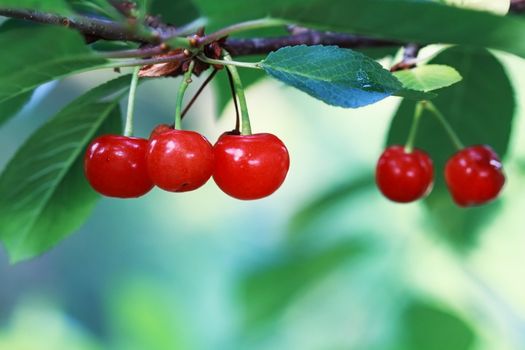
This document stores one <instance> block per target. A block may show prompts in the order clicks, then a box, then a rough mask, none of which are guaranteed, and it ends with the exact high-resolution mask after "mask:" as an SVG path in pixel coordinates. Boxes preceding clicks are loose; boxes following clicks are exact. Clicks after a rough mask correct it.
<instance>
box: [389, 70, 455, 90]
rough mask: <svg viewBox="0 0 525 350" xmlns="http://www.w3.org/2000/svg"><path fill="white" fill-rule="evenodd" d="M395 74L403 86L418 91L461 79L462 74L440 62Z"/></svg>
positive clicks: (448, 84) (435, 87) (451, 83)
mask: <svg viewBox="0 0 525 350" xmlns="http://www.w3.org/2000/svg"><path fill="white" fill-rule="evenodd" d="M394 76H395V77H396V78H397V79H398V80H399V81H400V82H401V84H403V87H405V88H407V89H411V90H416V91H424V92H428V91H432V90H437V89H441V88H444V87H447V86H450V85H453V84H455V83H457V82H459V81H461V79H462V78H461V75H460V74H459V73H458V71H457V70H455V69H454V68H452V67H449V66H445V65H439V64H426V65H423V66H418V67H415V68H412V69H406V70H401V71H398V72H395V73H394Z"/></svg>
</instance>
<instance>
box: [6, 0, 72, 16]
mask: <svg viewBox="0 0 525 350" xmlns="http://www.w3.org/2000/svg"><path fill="white" fill-rule="evenodd" d="M0 7H10V8H16V9H30V10H35V11H43V12H54V13H58V14H61V15H68V14H70V13H71V9H70V8H69V6H68V4H67V1H64V0H0Z"/></svg>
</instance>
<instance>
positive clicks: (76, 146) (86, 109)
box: [0, 76, 130, 262]
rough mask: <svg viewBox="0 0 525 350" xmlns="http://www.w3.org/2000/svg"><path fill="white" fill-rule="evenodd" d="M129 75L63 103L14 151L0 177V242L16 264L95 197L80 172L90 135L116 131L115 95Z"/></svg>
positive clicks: (71, 222) (79, 216)
mask: <svg viewBox="0 0 525 350" xmlns="http://www.w3.org/2000/svg"><path fill="white" fill-rule="evenodd" d="M129 82H130V78H129V76H125V77H121V78H119V79H115V80H113V81H111V82H109V83H106V84H104V85H101V86H99V87H97V88H95V89H93V90H92V91H90V92H88V93H87V94H85V95H84V96H81V97H79V98H78V99H77V100H75V101H74V102H72V103H71V104H70V105H68V106H67V107H65V108H64V109H63V110H62V111H61V112H59V113H58V114H57V115H56V116H55V117H53V118H52V119H50V120H49V121H48V122H47V123H46V124H44V125H43V126H42V127H41V128H40V129H38V130H37V131H36V132H35V133H34V134H33V135H32V136H31V137H30V138H29V139H28V140H27V141H26V142H25V143H24V145H23V146H22V147H21V148H20V149H19V150H18V151H17V153H16V154H15V156H14V157H13V158H12V159H11V161H10V162H9V163H8V165H7V166H6V168H5V170H4V172H3V173H2V175H1V176H0V228H1V231H0V240H1V241H2V242H3V244H4V246H5V247H6V249H7V252H8V254H9V257H10V260H11V261H12V262H18V261H20V260H23V259H28V258H31V257H34V256H36V255H39V254H41V253H43V252H44V251H46V250H48V249H50V248H51V247H53V246H54V245H55V244H57V243H58V242H59V241H60V240H62V239H63V238H65V237H66V236H67V235H68V234H70V233H71V232H72V231H74V230H76V229H78V227H80V225H82V223H83V222H84V221H85V220H86V219H87V217H88V216H89V214H90V212H91V210H92V208H93V206H94V205H95V202H96V199H97V198H98V195H97V194H96V193H95V192H94V191H93V190H92V189H91V188H90V187H89V185H88V184H87V182H86V180H85V178H84V172H83V152H84V149H85V148H86V146H87V145H88V143H89V142H90V140H91V139H93V138H94V137H95V136H96V135H98V134H102V133H118V132H119V131H120V128H121V126H120V124H121V122H120V110H119V106H118V103H117V101H118V100H117V99H113V100H111V101H110V102H104V100H106V99H108V98H109V96H111V95H115V94H117V97H120V96H121V94H122V93H123V92H124V91H126V89H127V87H128V85H129Z"/></svg>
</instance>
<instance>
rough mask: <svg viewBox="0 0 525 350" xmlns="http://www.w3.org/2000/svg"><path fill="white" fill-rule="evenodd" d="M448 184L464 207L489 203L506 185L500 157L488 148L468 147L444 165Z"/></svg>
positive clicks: (453, 196) (455, 198)
mask: <svg viewBox="0 0 525 350" xmlns="http://www.w3.org/2000/svg"><path fill="white" fill-rule="evenodd" d="M445 181H446V183H447V186H448V189H449V191H450V193H451V194H452V198H453V199H454V202H456V204H457V205H459V206H461V207H470V206H475V205H480V204H484V203H487V202H489V201H491V200H493V199H494V198H496V197H497V196H498V194H499V192H500V191H501V189H502V188H503V185H504V184H505V175H504V174H503V167H502V165H501V161H500V159H499V156H498V155H497V154H496V152H494V150H493V149H492V148H491V147H489V146H486V145H477V146H471V147H467V148H465V149H463V150H461V151H459V152H457V153H456V154H454V155H453V156H452V157H451V158H450V159H449V160H448V161H447V164H446V166H445Z"/></svg>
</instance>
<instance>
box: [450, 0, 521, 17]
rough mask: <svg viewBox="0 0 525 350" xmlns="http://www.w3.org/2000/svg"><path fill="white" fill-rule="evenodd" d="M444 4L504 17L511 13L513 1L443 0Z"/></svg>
mask: <svg viewBox="0 0 525 350" xmlns="http://www.w3.org/2000/svg"><path fill="white" fill-rule="evenodd" d="M442 2H444V3H446V4H449V5H453V6H459V7H465V8H471V9H474V10H481V11H490V12H494V13H497V14H500V15H504V14H506V13H507V12H509V8H510V3H511V0H442Z"/></svg>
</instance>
